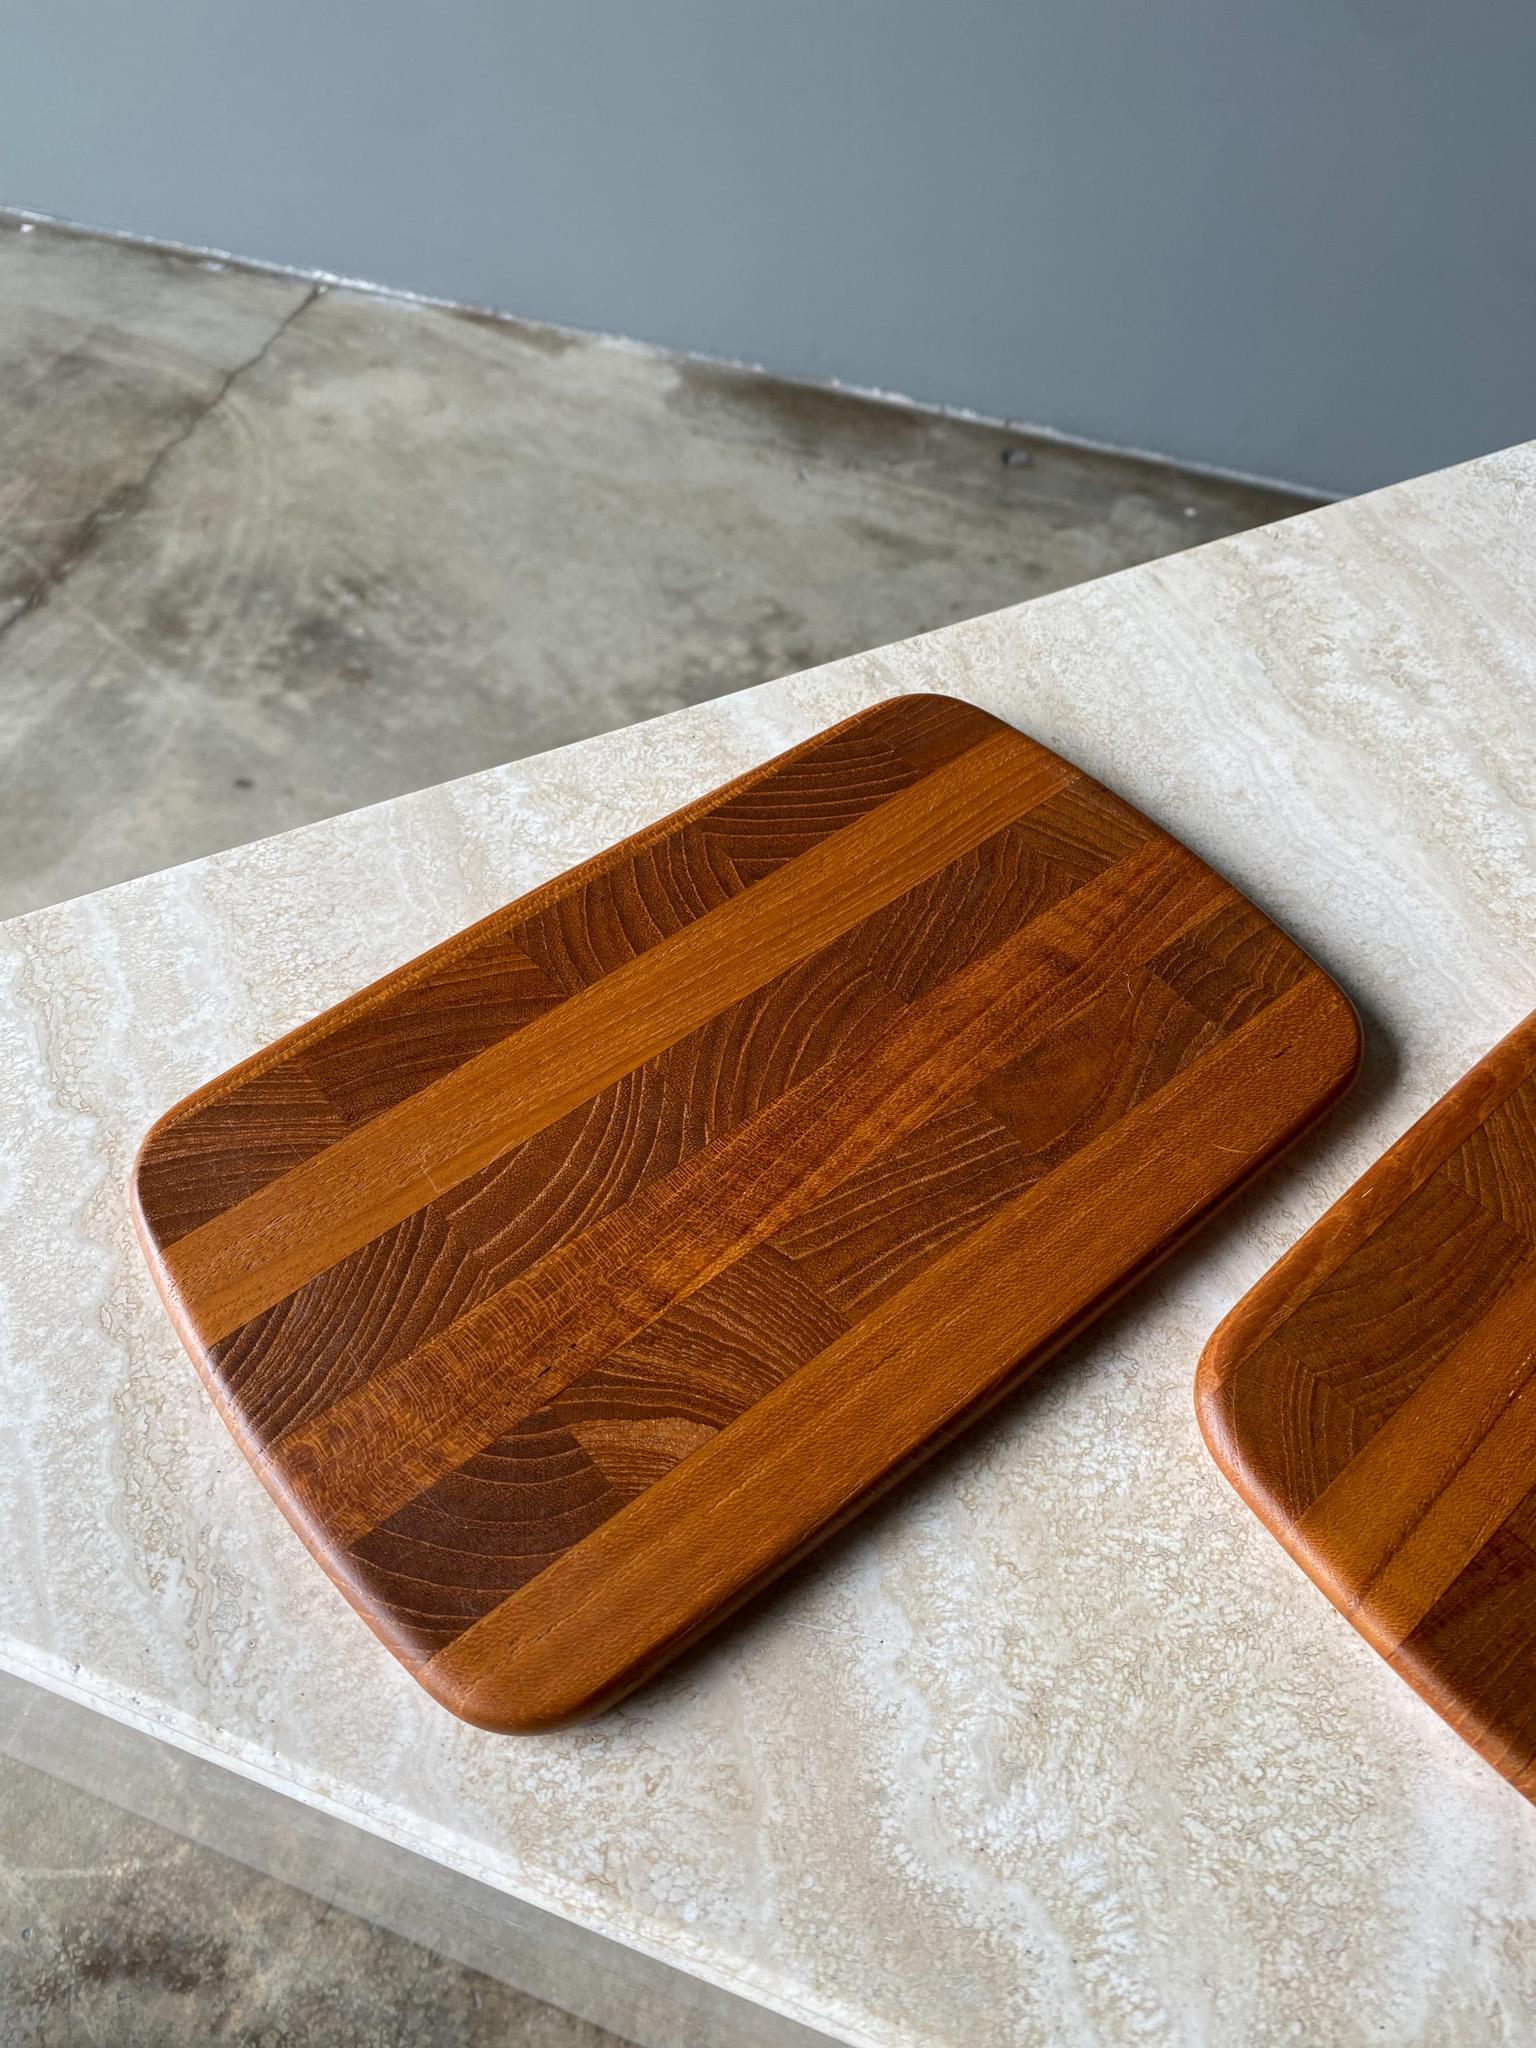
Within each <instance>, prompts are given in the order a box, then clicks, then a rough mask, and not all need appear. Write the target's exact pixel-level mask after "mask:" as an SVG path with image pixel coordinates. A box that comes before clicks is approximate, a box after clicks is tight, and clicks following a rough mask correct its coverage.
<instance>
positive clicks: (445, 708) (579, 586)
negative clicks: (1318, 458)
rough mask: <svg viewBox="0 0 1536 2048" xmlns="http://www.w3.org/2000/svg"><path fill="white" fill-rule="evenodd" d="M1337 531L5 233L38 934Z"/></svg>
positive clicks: (624, 354) (6, 458)
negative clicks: (239, 858)
mask: <svg viewBox="0 0 1536 2048" xmlns="http://www.w3.org/2000/svg"><path fill="white" fill-rule="evenodd" d="M1301 503H1302V501H1300V500H1298V499H1295V498H1292V497H1288V496H1285V495H1283V494H1281V493H1279V492H1273V491H1266V490H1259V489H1255V488H1252V487H1250V486H1247V485H1241V484H1233V483H1227V482H1220V481H1214V480H1211V479H1209V478H1195V477H1190V476H1187V475H1183V474H1181V473H1180V472H1179V471H1177V470H1175V469H1173V468H1170V467H1168V466H1166V465H1161V464H1153V463H1145V462H1139V461H1133V460H1128V459H1125V458H1121V457H1118V456H1113V455H1106V454H1102V453H1097V452H1092V451H1085V450H1082V449H1077V448H1072V447H1067V446H1062V445H1060V444H1057V443H1052V442H1049V441H1044V440H1040V439H1038V438H1035V439H1031V438H1029V437H1027V436H1023V435H1018V434H1013V433H1009V432H1007V431H1005V430H1004V429H1002V428H998V427H991V426H983V425H976V424H971V423H967V422H963V421H956V420H949V419H943V418H939V417H936V416H934V415H931V414H925V413H917V412H912V411H908V410H905V409H903V408H900V407H897V406H891V405H884V404H878V403H874V402H871V401H868V400H863V399H856V398H849V397H846V396H843V395H840V394H837V393H829V392H826V391H821V390H814V389H807V388H804V387H798V386H792V385H787V384H784V383H780V382H777V381H775V380H774V379H771V378H767V377H763V376H760V375H757V374H755V373H753V372H748V371H740V370H734V369H728V368H723V367H720V366H717V365H708V364H701V363H693V362H687V361H681V360H678V359H676V358H672V357H667V356H662V355H658V354H654V353H646V352H642V351H640V350H637V349H631V348H626V347H622V346H615V345H612V344H605V343H601V342H594V341H589V340H584V339H579V338H574V337H571V336H568V335H564V334H560V333H556V332H554V331H552V330H550V329H547V328H537V327H531V326H528V325H526V324H523V323H520V322H513V321H506V320H495V319H486V318H483V317H480V316H472V315H466V314H455V313H452V312H448V311H445V310H443V309H441V308H429V307H423V306H419V305H415V304H412V303H409V302H406V301H402V300H398V299H388V298H381V297H374V296H370V295H365V294H360V293H357V292H349V291H344V290H323V289H320V288H318V287H315V286H312V285H310V284H308V283H306V282H304V281H302V280H296V279H292V278H288V277H281V276H272V275H265V274H260V273H256V272H249V271H242V270H239V269H233V268H224V267H218V266H209V265H207V264H205V263H201V262H199V261H198V260H197V259H195V258H188V257H185V256H178V255H168V254H165V253H161V252H158V251H152V250H146V249H139V248H132V247H128V246H125V245H123V244H121V243H113V242H106V241H100V240H94V239H91V238H87V237H82V236H76V235H70V234H64V233H60V232H57V231H54V230H50V229H46V228H42V227H37V228H33V229H31V231H30V232H27V231H24V230H23V226H22V225H21V224H18V223H16V222H14V221H7V220H6V219H5V218H4V217H3V216H0V915H9V914H12V913H14V912H16V911H19V910H23V909H27V908H30V907H31V906H33V905H35V904H39V903H44V902H50V901H56V900H58V899H59V898H61V897H64V896H68V895H74V894H77V893H79V892H81V891H83V890H86V889H94V888H99V887H101V886H102V885H103V884H105V883H108V882H113V881H117V880H119V879H121V878H122V877H124V876H127V875H132V874H139V873H144V872H146V871H148V870H151V869H154V868H158V867H163V866H166V865H167V864H169V863H171V862H173V861H178V860H186V859H188V858H190V857H192V856H194V855H197V854H201V853H207V852H211V851H212V850H214V849H215V848H217V847H221V846H229V845H237V844H239V843H240V842H241V841H242V840H246V839H252V838H256V837H258V836H260V835H262V834H265V833H269V832H276V831H281V830H283V829H285V828H286V827H288V826H292V825H299V824H303V823H306V822H308V821H309V820H311V819H313V818H317V817H324V816H327V815H328V814H330V813H332V812H335V811H341V810H347V809H351V808H352V807H354V806H356V805H358V804H364V803H371V802H374V801H376V800H378V799H379V798H382V797H388V796H395V795H398V794H399V793H400V792H401V791H402V790H405V789H409V788H412V787H415V786H419V785H421V784H424V783H430V782H438V781H442V780H444V779H445V778H447V777H449V776H454V775H462V774H465V773H466V772H468V771H469V770H472V769H476V768H482V767H485V766H488V765H490V764H492V763H494V762H498V761H504V760H510V759H512V758H514V757H516V756H517V755H520V754H526V753H534V752H537V751H539V750H540V749H542V748H545V747H552V746H558V745H560V744H561V743H562V742H564V741H567V740H572V739H578V738H582V737H585V736H586V735H587V734H589V733H592V732H597V731H601V730H603V729H604V728H606V727H609V726H614V725H620V724H625V723H628V722H630V721H632V720H635V719H640V718H646V717H649V716H651V715H652V714H653V713H655V712H659V711H667V710H671V709H673V708H675V707H676V706H678V705H683V704H691V703H697V702H699V701H700V700H702V699H704V698H707V697H711V696H716V695H718V694H720V693H722V692H724V691H727V690H733V689H737V688H739V687H741V686H743V685H745V684H748V683H755V682H761V681H763V680H764V679H765V678H766V677H769V676H772V675H778V674H784V673H787V672H789V671H791V670H793V669H797V668H804V667H808V666H810V665H811V664H813V663H816V662H820V661H826V660H830V659H831V658H833V657H834V656H837V655H842V654H849V653H853V652H856V651H857V650H859V649H861V648H864V647H870V646H877V645H879V644H880V643H882V642H884V641H889V640H896V639H900V638H903V637H904V636H905V635H907V634H909V633H916V632H921V631H923V630H925V629H927V628H929V627H932V626H938V625H943V624H946V623H948V622H949V621H951V620H953V619H957V618H963V617H965V616H967V615H969V614H971V613H975V612H982V611H990V610H994V609H996V608H997V607H999V606H1001V605H1005V604H1012V603H1016V602H1018V601H1019V600H1021V599H1024V598H1029V597H1035V596H1038V595H1039V594H1040V593H1041V592H1043V591H1048V590H1054V589H1058V588H1060V587H1061V586H1063V585H1065V584H1069V583H1074V582H1078V581H1081V580H1082V579H1084V578H1086V577H1090V576H1101V575H1104V574H1106V573H1107V572H1108V571H1110V570H1113V569H1120V568H1125V567H1127V566H1129V565H1130V564H1131V563H1133V562H1139V561H1143V560H1146V559H1147V558H1149V557H1151V556H1155V555H1160V554H1166V553H1169V552H1170V551H1172V550H1174V549H1178V548H1183V547H1188V546H1191V545H1193V544H1194V543H1196V542H1198V541H1203V540H1210V539H1213V538H1215V537H1216V536H1218V535H1220V534H1225V533H1231V532H1234V531H1236V530H1238V529H1240V528H1242V527H1246V526H1252V525H1255V524H1257V523H1259V522H1262V521H1265V520H1269V519H1274V518H1278V517H1280V516H1282V515H1284V514H1285V513H1288V512H1291V511H1295V510H1298V509H1300V507H1301Z"/></svg>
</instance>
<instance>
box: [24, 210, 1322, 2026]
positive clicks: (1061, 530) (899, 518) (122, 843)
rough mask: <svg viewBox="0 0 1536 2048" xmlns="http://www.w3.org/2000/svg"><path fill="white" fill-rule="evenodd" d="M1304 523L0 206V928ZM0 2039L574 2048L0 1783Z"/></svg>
mask: <svg viewBox="0 0 1536 2048" xmlns="http://www.w3.org/2000/svg"><path fill="white" fill-rule="evenodd" d="M1302 509H1304V501H1302V500H1299V499H1296V498H1293V497H1290V496H1287V495H1285V494H1282V493H1280V492H1275V491H1267V490H1262V489H1258V488H1254V487H1250V486H1247V485H1241V484H1233V483H1227V482H1221V481H1216V480H1212V479H1209V478H1199V477H1192V476H1189V475H1186V474H1183V473H1181V472H1180V471H1178V470H1177V469H1175V468H1172V467H1170V466H1168V465H1163V464H1155V463H1146V462H1141V461H1137V460H1132V459H1129V458H1123V457H1119V456H1115V455H1110V454H1104V453H1099V452H1093V451H1086V450H1082V449H1076V448H1071V447H1067V446H1062V445H1059V444H1056V443H1053V442H1050V441H1047V440H1041V439H1039V438H1031V437H1030V436H1028V435H1024V434H1019V433H1015V432H1012V431H1009V430H1007V429H1004V428H1001V427H993V426H985V425H978V424H972V423H967V422H961V421H955V420H947V419H942V418H937V417H934V416H932V415H929V414H923V413H917V412H912V411H908V410H905V409H903V408H901V407H897V406H890V405H884V404H877V403H873V402H871V401H867V400H863V399H856V398H850V397H846V396H843V395H840V394H835V393H829V392H825V391H818V390H810V389H805V388H802V387H796V386H791V385H786V384H783V383H780V382H776V381H775V380H773V379H770V378H766V377H762V376H759V375H756V374H754V373H752V372H747V371H739V370H734V369H729V368H723V367H719V366H714V365H706V364H700V363H691V362H686V361H681V360H677V359H674V358H669V357H665V356H661V355H657V354H653V353H646V352H642V351H639V350H636V349H631V348H627V347H623V346H618V345H613V344H604V343H599V342H594V341H589V340H585V339H581V338H575V337H571V336H568V335H564V334H559V333H555V332H553V331H551V330H549V329H543V328H538V327H532V326H528V325H526V324H523V323H521V322H516V321H506V320H498V319H487V318H484V317H481V316H478V315H469V314H459V313H454V312H451V311H446V310H443V309H440V308H426V307H420V306H416V305H413V304H410V303H407V302H404V301H400V300H392V299H388V298H379V297H373V296H370V295H366V294H360V293H356V292H349V291H345V290H333V289H320V288H317V287H314V286H312V285H310V284H309V283H307V282H306V281H303V280H295V279H291V278H286V277H279V276H271V275H265V274H260V273H256V272H248V271H243V270H241V269H239V268H235V267H228V266H223V265H219V264H212V263H204V262H200V261H198V260H197V259H195V258H189V257H184V256H179V255H170V254H166V253H163V252H159V251H154V250H147V249H139V248H133V247H129V246H126V245H124V244H121V243H112V242H106V241H100V240H95V239H91V238H88V237H82V236H76V235H72V234H67V233H63V232H58V231H55V230H51V229H46V228H41V227H38V228H27V227H25V226H24V225H23V224H21V223H19V222H17V221H15V220H13V219H7V218H6V217H4V216H0V916H5V915H12V914H14V913H16V912H18V911H22V910H25V909H29V908H31V907H32V906H34V905H37V904H41V903H45V902H50V901H54V900H57V899H59V898H61V897H63V896H67V895H72V894H75V893H78V892H80V891H82V890H86V889H93V888H98V887H101V886H103V885H105V884H107V883H110V882H114V881H118V880H121V879H123V878H125V877H126V876H129V875H133V874H138V873H143V872H146V871H148V870H151V869H154V868H158V867H161V866H164V865H166V864H167V863H169V862H172V861H177V860H185V859H188V858H191V857H193V856H195V855H198V854H201V853H206V852H210V851H212V850H214V849H215V848H217V847H221V846H226V845H233V844H237V843H238V842H240V841H242V840H245V839H250V838H254V837H257V836H259V835H261V834H264V833H269V832H275V831H281V830H283V829H285V828H286V827H289V826H293V825H299V824H303V823H306V822H308V821H309V820H311V819H314V818H317V817H322V816H325V815H327V814H328V813H331V812H334V811H339V810H345V809H349V808H351V807H353V806H355V805H358V804H363V803H369V802H373V801H376V800H377V799H379V798H383V797H388V796H393V795H396V794H398V793H399V792H401V791H402V790H405V789H408V788H412V787H415V786H418V785H420V784H423V783H429V782H436V781H441V780H442V779H444V778H445V777H448V776H453V775H460V774H464V773H467V772H468V771H470V770H473V769H476V768H482V767H486V766H489V765H491V764H492V763H495V762H498V761H503V760H509V759H512V758H515V757H516V756H518V755H520V754H525V753H531V752H535V751H537V750H539V749H541V748H545V747H550V746H556V745H559V744H561V743H562V742H564V741H567V740H572V739H577V738H580V737H582V736H584V735H586V734H589V733H592V732H597V731H601V730H603V729H604V728H606V727H609V726H613V725H618V724H622V723H626V722H628V721H630V720H634V719H639V718H645V717H649V716H650V715H652V714H653V713H656V712H659V711H665V710H670V709H672V708H674V707H675V706H678V705H682V704H690V703H696V702H698V701H700V700H702V699H704V698H707V697H710V696H714V695H717V694H719V693H721V692H723V691H727V690H732V689H736V688H738V687H740V686H743V685H745V684H748V683H754V682H759V681H762V680H763V679H764V678H766V677H768V676H771V675H775V674H782V673H785V672H788V671H790V670H793V669H797V668H803V667H807V666H810V665H811V664H814V663H817V662H821V661H826V660H830V659H832V658H833V657H835V656H837V655H841V654H847V653H851V652H854V651H855V650H857V649H860V648H863V647H868V646H874V645H878V644H879V643H881V642H884V641H889V640H894V639H898V638H901V637H903V636H904V635H906V634H910V633H916V632H921V631H923V630H925V629H927V628H929V627H933V626H938V625H942V624H945V623H947V622H948V621H950V620H953V619H957V618H962V617H965V616H967V615H968V614H971V613H974V612H980V611H988V610H992V609H995V608H996V607H998V606H1001V605H1006V604H1012V603H1016V602H1019V601H1021V600H1022V599H1025V598H1029V597H1034V596H1038V595H1039V594H1041V593H1042V592H1044V591H1048V590H1054V589H1058V588H1060V587H1062V586H1064V585H1066V584H1069V583H1073V582H1078V581H1081V580H1082V579H1084V578H1086V577H1090V576H1099V575H1104V574H1107V573H1108V572H1109V571H1111V570H1114V569H1120V568H1125V567H1128V566H1129V565H1130V564H1132V563H1134V562H1139V561H1143V560H1146V559H1148V558H1150V557H1152V556H1155V555H1159V554H1165V553H1168V552H1170V551H1172V550H1174V549H1178V548H1183V547H1188V546H1191V545H1193V544H1194V543H1196V542H1199V541H1204V540H1210V539H1214V538H1216V537H1217V536H1219V535H1222V534H1226V533H1231V532H1235V531H1238V530H1239V529H1241V528H1243V527H1247V526H1251V525H1254V524H1257V523H1260V522H1262V521H1266V520H1271V519H1276V518H1280V517H1283V516H1284V515H1286V514H1287V513H1290V512H1293V511H1298V510H1302ZM0 1816H3V1837H0V1876H3V1879H4V1885H3V1892H0V1899H3V1906H0V1914H3V1917H0V2043H4V2044H10V2043H23V2042H25V2043H37V2044H49V2048H53V2044H60V2043H75V2042H80V2043H94V2044H103V2048H106V2044H110V2048H136V2044H140V2043H143V2044H145V2048H148V2044H151V2043H152V2044H155V2048H177V2044H183V2043H185V2044H188V2048H190V2044H193V2043H204V2042H212V2041H220V2042H225V2041H227V2042H236V2043H242V2044H243V2043H250V2044H261V2048H279V2044H283V2043H287V2042H290V2041H291V2042H306V2043H314V2044H318V2048H351V2044H357V2048H363V2044H369V2048H372V2044H379V2048H394V2044H397V2043H398V2044H402V2048H404V2044H406V2043H410V2044H424V2048H431V2044H432V2043H435V2042H438V2041H441V2042H444V2043H447V2042H449V2041H452V2042H454V2043H465V2044H479V2043H487V2044H489V2043H492V2042H495V2043H498V2044H499V2043H511V2042H519V2043H527V2044H529V2048H533V2044H542V2043H549V2044H554V2043H557V2042H558V2043H562V2044H565V2043H568V2044H572V2048H575V2044H578V2043H581V2044H596V2043H599V2042H601V2041H606V2040H611V2039H612V2038H613V2037H612V2036H608V2035H604V2034H601V2033H600V2032H599V2031H598V2030H597V2029H595V2028H592V2027H589V2026H586V2025H585V2024H584V2023H582V2022H579V2021H576V2020H571V2019H569V2018H567V2017H565V2016H564V2015H562V2014H558V2013H555V2012H554V2011H553V2010H552V2009H551V2008H549V2007H545V2006H540V2005H538V2004H537V2003H536V2002H534V2001H532V2000H529V1999H526V1998H523V1997H521V1996H520V1994H518V1993H515V1992H512V1991H509V1990H507V1989H505V1988H504V1987H502V1986H500V1985H498V1984H495V1983H493V1982H492V1981H491V1980H490V1979H488V1978H483V1977H479V1976H477V1975H475V1973H474V1972H472V1971H469V1970H465V1969H462V1968H460V1967H459V1966H458V1965H456V1964H453V1963H449V1962H446V1961H444V1960H442V1959H440V1958H438V1957H436V1956H434V1955H431V1954H429V1953H428V1952H427V1951H425V1950H423V1949H420V1948H417V1947H414V1946H413V1945H412V1944H411V1943H409V1942H406V1941H402V1940H400V1939H398V1938H397V1937H395V1936H393V1935H390V1934H387V1933H385V1932H383V1931H382V1930H380V1929H377V1928H374V1927H371V1926H369V1925H368V1924H366V1923H365V1922H363V1921H361V1920H357V1919H353V1918H352V1917H350V1916H349V1915H346V1914H342V1913H339V1912H330V1911H328V1910H327V1909H326V1908H325V1907H324V1906H322V1905H320V1904H317V1903H316V1902H315V1901H314V1900H313V1899H312V1898H310V1897H309V1896H307V1895H306V1894H304V1893H302V1892H298V1891H292V1890H289V1889H288V1888H287V1887H286V1886H284V1885H281V1884H277V1883H274V1882H272V1881H271V1880H269V1879H266V1878H261V1877H257V1876H254V1875H253V1874H251V1873H250V1872H249V1871H247V1870H245V1869H243V1868H241V1867H240V1866H239V1865H238V1864H235V1863H233V1862H229V1861H226V1860H225V1859H223V1858H221V1857H218V1856H215V1855H213V1854H211V1853H209V1852H208V1851H206V1850H203V1849H198V1848H194V1847H192V1846H191V1845H189V1844H188V1843H186V1842H183V1841H180V1840H179V1839H178V1838H177V1837H175V1836H174V1835H172V1834H170V1833H168V1832H166V1831H163V1830H160V1829H157V1828H155V1827H153V1826H151V1825H150V1824H148V1823H147V1822H145V1821H143V1820H141V1819H137V1818H134V1817H132V1816H131V1815H128V1814H126V1813H123V1812H121V1811H119V1810H118V1809H117V1808H115V1807H112V1806H108V1805H104V1804H103V1803H101V1802H100V1801H99V1800H96V1799H93V1798H91V1797H89V1796H87V1795H86V1794H84V1793H82V1792H79V1791H76V1790H74V1789H73V1788H71V1787H69V1786H66V1785H64V1784H63V1783H62V1782H60V1781H58V1780H56V1779H53V1778H50V1777H46V1776H43V1775H42V1774H40V1773H38V1772H36V1771H34V1770H31V1769H28V1768H27V1767H25V1766H24V1765H22V1764H20V1763H17V1762H14V1761H10V1762H0Z"/></svg>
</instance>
